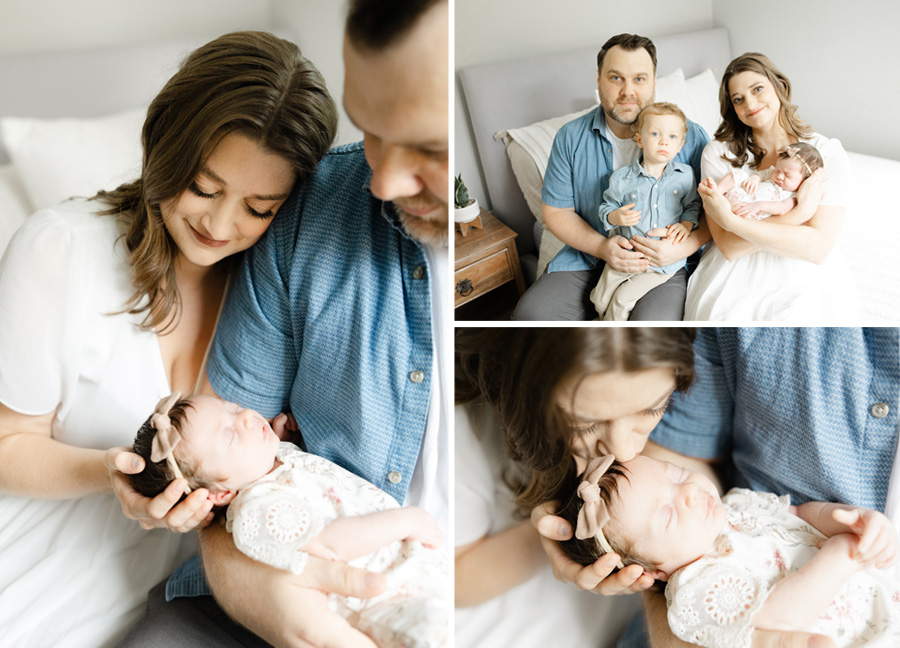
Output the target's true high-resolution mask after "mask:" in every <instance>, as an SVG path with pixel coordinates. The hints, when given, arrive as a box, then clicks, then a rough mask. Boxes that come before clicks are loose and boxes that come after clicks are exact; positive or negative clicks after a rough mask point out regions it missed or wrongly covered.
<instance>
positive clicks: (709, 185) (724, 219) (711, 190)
mask: <svg viewBox="0 0 900 648" xmlns="http://www.w3.org/2000/svg"><path fill="white" fill-rule="evenodd" d="M697 193H699V194H700V199H701V200H702V201H703V211H704V212H705V213H706V216H707V217H708V218H710V219H712V220H713V221H715V223H716V224H717V225H718V226H719V227H721V228H722V229H723V230H725V231H727V232H730V231H732V229H733V227H734V226H735V225H736V224H737V223H739V222H740V221H741V218H740V217H739V216H738V215H736V214H734V213H733V212H732V211H731V203H729V202H728V199H727V198H725V196H723V195H722V193H721V192H720V191H719V188H718V187H717V186H716V181H715V180H713V179H712V178H706V179H705V180H704V181H703V182H701V183H700V184H699V185H698V187H697Z"/></svg>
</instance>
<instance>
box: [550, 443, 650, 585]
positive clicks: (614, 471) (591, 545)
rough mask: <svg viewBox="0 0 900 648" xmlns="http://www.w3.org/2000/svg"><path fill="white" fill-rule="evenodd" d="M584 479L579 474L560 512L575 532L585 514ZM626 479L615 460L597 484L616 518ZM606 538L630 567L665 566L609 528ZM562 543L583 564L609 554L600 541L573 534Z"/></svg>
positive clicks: (570, 554) (566, 550) (621, 466)
mask: <svg viewBox="0 0 900 648" xmlns="http://www.w3.org/2000/svg"><path fill="white" fill-rule="evenodd" d="M583 478H584V475H579V476H578V478H577V479H576V480H575V481H574V482H570V483H569V485H570V486H573V487H572V488H571V489H570V490H569V491H568V492H569V493H571V496H570V497H569V498H568V500H567V501H565V504H563V506H562V508H561V509H560V510H559V511H558V512H557V513H556V514H557V515H558V516H560V517H561V518H563V519H565V520H566V521H567V522H568V523H569V524H571V525H572V529H575V528H576V526H577V524H578V513H579V511H581V507H582V506H584V501H583V500H582V499H581V498H580V497H579V496H578V492H577V487H578V484H580V483H581V480H582V479H583ZM623 479H624V480H626V481H627V480H628V473H627V471H626V470H625V468H624V466H623V465H622V464H621V463H619V462H618V461H614V462H613V463H612V465H611V466H610V467H609V468H608V469H607V471H606V472H605V473H604V474H603V476H601V477H600V479H599V481H598V482H597V487H598V488H599V489H600V499H601V501H602V502H603V503H604V504H605V505H606V508H607V510H608V511H609V512H610V515H612V513H613V511H614V510H615V508H617V507H618V506H621V501H620V500H619V484H620V483H621V480H623ZM606 526H607V527H609V523H607V525H606ZM604 535H605V537H606V540H607V541H608V542H609V545H610V547H612V549H613V551H615V552H616V553H617V554H619V558H620V559H621V560H622V562H623V563H625V565H626V566H627V565H631V564H637V565H640V566H641V567H643V568H644V569H647V570H655V569H657V568H658V567H659V566H660V564H661V563H659V562H656V561H654V560H650V559H648V558H647V557H646V556H641V555H638V553H637V552H636V551H635V547H634V544H635V543H634V540H623V539H621V538H618V537H616V536H615V534H610V533H609V532H608V531H607V530H606V528H604ZM559 544H560V547H561V548H562V550H563V553H565V554H566V555H567V556H568V557H569V558H571V559H572V560H574V561H575V562H577V563H579V564H581V565H590V564H592V563H594V562H595V561H596V560H597V559H598V558H600V557H601V556H603V555H605V554H606V551H605V550H604V549H603V547H601V546H600V543H599V542H597V539H596V538H584V539H578V538H576V537H574V535H573V537H572V538H571V539H569V540H564V541H562V542H560V543H559ZM615 571H618V570H617V569H614V572H615ZM659 583H660V582H657V583H656V584H655V585H654V588H656V589H658V588H659ZM663 585H664V583H663Z"/></svg>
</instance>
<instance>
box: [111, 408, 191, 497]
mask: <svg viewBox="0 0 900 648" xmlns="http://www.w3.org/2000/svg"><path fill="white" fill-rule="evenodd" d="M193 407H194V406H193V404H192V403H191V402H190V401H189V400H188V399H186V398H182V399H181V400H179V401H177V402H176V403H175V404H174V405H172V408H171V409H170V410H169V413H168V416H169V420H170V421H171V423H172V426H173V427H174V428H175V429H176V430H178V431H179V432H180V431H181V429H182V426H183V425H184V421H185V418H186V417H187V410H188V408H190V409H193ZM152 418H153V415H152V414H151V415H150V416H148V417H147V420H146V421H144V424H143V425H142V426H141V428H140V429H139V430H138V431H137V435H135V437H134V445H133V446H132V451H133V452H134V453H135V454H138V455H140V456H141V457H142V458H143V459H144V469H143V470H142V471H141V472H139V473H137V474H136V475H129V478H130V479H131V485H132V486H133V487H134V490H136V491H137V492H138V493H140V494H141V495H143V496H144V497H156V496H157V495H159V494H160V493H161V492H163V491H164V490H165V489H166V486H168V485H169V484H170V483H171V482H172V480H173V479H175V475H174V473H173V472H172V470H171V468H169V465H168V463H167V462H166V460H165V459H163V460H162V461H151V460H150V454H151V452H152V445H153V439H154V438H155V437H156V428H155V427H153V423H152V422H151V420H152ZM178 467H179V468H181V472H182V473H184V477H185V479H187V480H188V481H189V482H190V485H191V488H197V487H204V488H205V487H206V486H207V485H206V484H204V483H203V480H201V479H197V478H196V476H195V475H194V474H193V469H192V466H188V465H185V463H184V462H179V463H178ZM185 497H186V495H182V496H181V499H184V498H185ZM179 501H181V500H179Z"/></svg>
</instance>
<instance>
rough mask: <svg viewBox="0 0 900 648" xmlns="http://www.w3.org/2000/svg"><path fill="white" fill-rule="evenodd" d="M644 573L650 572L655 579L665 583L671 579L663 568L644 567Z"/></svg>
mask: <svg viewBox="0 0 900 648" xmlns="http://www.w3.org/2000/svg"><path fill="white" fill-rule="evenodd" d="M644 573H645V574H650V575H651V576H652V577H653V578H654V579H656V580H658V581H663V582H664V583H665V582H668V580H669V575H668V574H667V573H666V572H664V571H663V570H661V569H644Z"/></svg>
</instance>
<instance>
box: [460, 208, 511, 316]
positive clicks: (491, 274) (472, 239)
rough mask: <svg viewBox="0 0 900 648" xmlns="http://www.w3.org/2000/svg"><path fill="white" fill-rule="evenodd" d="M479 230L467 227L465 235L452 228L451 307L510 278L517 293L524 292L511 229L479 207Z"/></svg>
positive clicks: (469, 299)
mask: <svg viewBox="0 0 900 648" xmlns="http://www.w3.org/2000/svg"><path fill="white" fill-rule="evenodd" d="M481 219H482V222H483V224H484V227H483V229H470V230H469V232H468V234H467V235H466V236H462V235H461V234H460V233H459V230H458V229H456V228H454V230H455V231H456V238H455V246H456V253H455V257H456V263H455V264H454V266H453V269H454V272H455V274H454V279H453V283H454V289H455V290H454V293H453V294H454V307H458V306H462V305H463V304H467V303H468V302H470V301H472V300H473V299H476V298H478V297H481V296H482V295H484V294H486V293H489V292H490V291H492V290H494V289H495V288H498V287H500V286H502V285H504V284H506V283H508V282H510V281H514V282H515V286H516V290H517V292H518V294H519V296H520V297H521V296H522V293H524V292H525V280H524V279H523V278H522V267H521V266H520V265H519V253H518V252H517V251H516V236H518V235H517V234H516V233H515V232H514V231H512V230H511V229H510V228H508V227H507V226H506V225H504V224H503V223H501V222H500V221H498V220H497V219H496V218H494V217H493V216H492V215H491V213H490V212H488V211H485V210H484V209H482V210H481Z"/></svg>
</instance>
